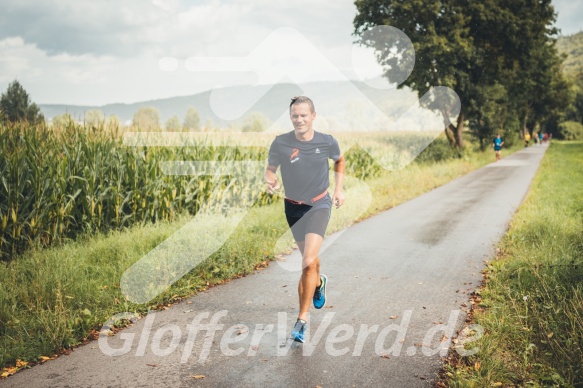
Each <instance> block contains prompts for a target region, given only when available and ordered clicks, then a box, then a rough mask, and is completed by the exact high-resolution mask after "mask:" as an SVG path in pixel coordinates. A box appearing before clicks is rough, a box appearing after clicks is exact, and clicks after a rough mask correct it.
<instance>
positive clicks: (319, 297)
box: [312, 275, 328, 309]
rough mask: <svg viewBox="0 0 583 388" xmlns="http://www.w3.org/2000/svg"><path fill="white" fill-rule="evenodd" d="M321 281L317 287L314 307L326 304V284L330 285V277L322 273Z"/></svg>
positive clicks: (318, 307) (319, 307)
mask: <svg viewBox="0 0 583 388" xmlns="http://www.w3.org/2000/svg"><path fill="white" fill-rule="evenodd" d="M320 281H321V283H320V287H316V291H315V292H314V298H313V299H312V301H313V302H314V307H315V308H317V309H321V308H322V307H324V305H325V304H326V286H327V285H328V278H327V277H326V275H320Z"/></svg>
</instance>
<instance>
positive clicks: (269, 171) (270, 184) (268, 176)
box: [263, 165, 280, 194]
mask: <svg viewBox="0 0 583 388" xmlns="http://www.w3.org/2000/svg"><path fill="white" fill-rule="evenodd" d="M276 172H277V166H271V165H269V166H267V168H266V169H265V173H264V174H263V177H264V178H265V182H266V183H267V192H268V193H269V194H273V193H275V192H276V191H279V189H280V185H279V181H278V180H277V175H276Z"/></svg>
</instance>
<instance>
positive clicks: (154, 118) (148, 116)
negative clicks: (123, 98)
mask: <svg viewBox="0 0 583 388" xmlns="http://www.w3.org/2000/svg"><path fill="white" fill-rule="evenodd" d="M133 124H134V126H136V127H138V128H139V129H141V130H143V131H153V130H157V129H159V128H160V112H158V109H156V108H152V107H144V108H140V109H138V111H137V112H136V113H134V119H133Z"/></svg>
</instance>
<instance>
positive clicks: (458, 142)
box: [455, 112, 465, 149]
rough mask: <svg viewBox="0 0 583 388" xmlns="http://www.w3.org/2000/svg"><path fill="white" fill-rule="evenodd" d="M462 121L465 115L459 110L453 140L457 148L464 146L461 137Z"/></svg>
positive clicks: (462, 130)
mask: <svg viewBox="0 0 583 388" xmlns="http://www.w3.org/2000/svg"><path fill="white" fill-rule="evenodd" d="M464 121H465V116H464V114H463V113H462V112H460V115H459V116H458V118H457V127H456V129H455V142H456V146H457V147H458V148H459V149H463V148H464V139H463V133H464Z"/></svg>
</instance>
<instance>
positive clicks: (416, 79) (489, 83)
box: [354, 0, 569, 148]
mask: <svg viewBox="0 0 583 388" xmlns="http://www.w3.org/2000/svg"><path fill="white" fill-rule="evenodd" d="M355 5H356V8H357V10H358V13H357V15H356V17H355V19H354V26H355V35H356V36H358V37H359V38H360V43H361V44H364V45H366V46H369V47H375V49H376V50H377V57H378V60H379V62H380V63H381V64H383V65H384V67H385V71H386V73H385V75H388V74H390V72H391V66H394V62H395V61H394V60H393V62H392V63H391V61H390V60H389V58H390V57H393V58H394V57H395V51H398V50H399V44H398V43H396V42H393V44H385V45H384V46H381V45H379V43H378V42H376V41H375V40H374V38H372V39H371V38H370V36H369V35H367V34H366V32H367V31H369V30H370V29H372V28H374V27H375V26H381V25H389V26H393V27H396V28H398V29H400V30H402V31H403V32H404V33H405V34H406V35H407V36H408V37H409V39H410V40H411V42H412V44H413V47H414V49H415V67H414V69H413V71H412V72H411V75H410V76H409V77H408V78H407V79H406V80H405V81H404V82H403V83H401V84H400V85H399V87H405V86H407V87H410V88H411V89H412V90H415V91H417V92H418V94H419V97H421V96H422V95H423V94H425V93H426V92H427V91H428V90H429V88H430V87H435V86H447V87H449V88H452V89H453V90H455V91H456V93H457V94H458V95H459V97H460V100H461V112H460V115H459V116H458V119H457V123H456V125H451V126H450V127H449V128H448V129H447V130H446V134H447V135H448V138H449V139H450V143H451V144H452V145H453V146H456V147H460V148H462V147H463V133H464V130H465V123H469V125H470V130H471V132H472V133H473V134H475V135H477V136H478V137H480V136H482V137H483V136H491V135H492V134H493V132H494V131H499V130H503V129H505V127H506V125H507V124H508V123H509V120H510V119H511V118H512V116H517V117H519V121H520V123H521V124H522V125H521V126H520V128H524V127H527V128H530V130H531V131H532V128H534V125H535V124H539V123H541V122H543V121H544V120H547V119H548V118H549V117H550V116H552V115H556V114H558V110H560V107H561V106H565V105H568V103H569V101H568V100H569V96H568V95H567V94H565V93H564V91H563V87H564V85H565V82H566V81H565V80H564V78H563V76H562V73H561V70H560V62H561V61H560V58H559V56H558V54H557V50H556V47H555V41H556V38H555V35H556V33H557V30H556V29H555V28H554V27H552V26H553V24H554V21H555V12H554V9H553V7H552V5H551V0H515V1H512V2H508V1H503V0H484V1H471V0H443V1H439V2H427V1H424V0H409V1H400V0H356V1H355ZM396 57H397V58H398V56H396ZM516 129H519V128H516Z"/></svg>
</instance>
